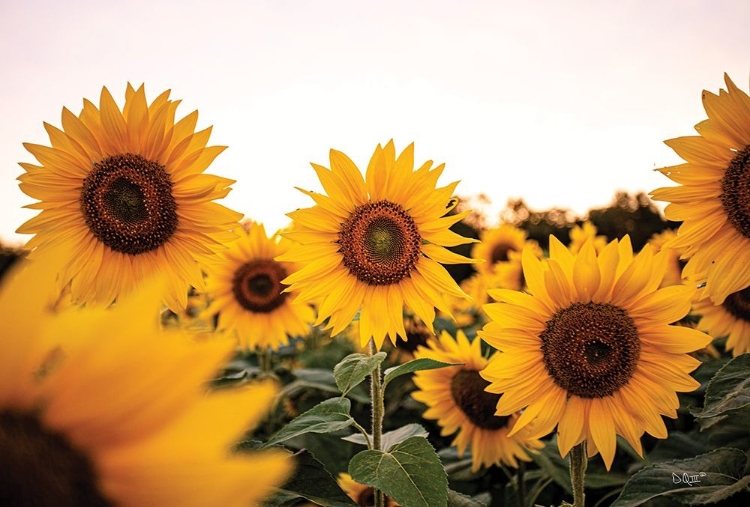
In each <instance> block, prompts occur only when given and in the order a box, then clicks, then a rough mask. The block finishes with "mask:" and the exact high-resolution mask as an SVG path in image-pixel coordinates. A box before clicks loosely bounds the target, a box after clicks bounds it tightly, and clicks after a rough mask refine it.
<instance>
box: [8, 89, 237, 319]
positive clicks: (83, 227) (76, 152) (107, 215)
mask: <svg viewBox="0 0 750 507" xmlns="http://www.w3.org/2000/svg"><path fill="white" fill-rule="evenodd" d="M168 97H169V92H168V91H167V92H164V93H162V94H161V95H159V97H157V98H156V100H154V101H153V102H152V103H151V105H148V104H147V103H146V92H145V90H144V88H143V86H141V87H140V88H138V90H133V88H132V87H131V86H130V85H128V87H127V90H126V92H125V107H124V108H123V110H122V112H121V111H120V109H119V108H118V106H117V104H116V103H115V101H114V99H113V98H112V96H111V95H110V93H109V91H108V90H107V89H106V88H103V89H102V94H101V99H100V106H99V108H97V107H96V106H95V105H94V104H92V103H91V102H89V101H88V100H84V106H83V111H82V112H81V114H80V115H78V116H76V115H75V114H73V113H71V112H70V111H69V110H68V109H66V108H63V112H62V125H63V129H64V130H60V129H58V128H55V127H53V126H51V125H49V124H46V123H45V124H44V126H45V128H46V129H47V133H48V134H49V137H50V141H51V143H52V147H48V146H41V145H36V144H28V143H27V144H25V145H24V146H25V147H26V149H27V150H29V151H30V152H31V153H32V154H33V155H34V156H35V157H36V159H37V160H38V161H39V163H40V164H41V165H33V164H26V163H22V164H21V166H22V167H23V168H24V169H25V170H26V173H25V174H23V175H21V176H20V177H19V178H18V179H19V180H20V181H21V183H20V187H21V190H22V191H23V192H24V193H26V194H27V195H29V196H31V197H33V198H35V199H38V200H39V202H37V203H34V204H31V205H29V206H27V207H29V208H33V209H40V210H42V211H41V213H39V215H37V216H36V217H34V218H32V219H31V220H29V221H28V222H26V223H25V224H24V225H22V226H21V227H20V228H19V229H18V232H20V233H22V234H34V235H35V236H34V237H33V238H31V240H29V242H28V244H27V248H28V249H29V250H32V252H31V257H32V258H33V257H38V256H41V255H45V254H46V253H48V252H49V251H50V249H51V248H52V247H53V246H54V245H55V244H63V245H67V246H70V247H71V248H70V250H71V252H72V256H71V258H70V259H68V262H67V263H65V265H64V266H62V273H61V277H60V282H61V286H62V285H65V284H66V283H68V282H69V281H71V280H72V287H71V290H72V297H73V300H74V301H76V302H81V303H104V304H109V303H111V302H112V301H114V300H115V299H117V298H119V297H120V296H122V295H125V294H127V293H128V292H130V291H132V290H133V289H135V288H136V287H138V285H139V284H140V283H141V280H144V279H147V278H149V277H151V276H153V275H155V274H156V273H159V275H160V276H166V278H167V280H168V283H167V284H166V286H165V292H164V294H162V300H163V301H164V303H166V304H167V306H169V308H170V309H171V310H172V311H174V312H175V313H178V312H179V310H181V309H182V308H184V307H185V305H186V304H187V293H188V289H189V287H190V286H191V285H192V286H193V287H195V288H197V289H199V290H202V289H203V278H202V276H201V270H200V269H199V267H198V264H197V262H196V261H198V260H203V259H204V258H211V257H213V255H214V252H216V251H218V250H220V249H222V248H223V246H222V244H223V243H224V242H226V241H228V240H231V239H233V238H234V236H233V235H232V234H231V233H229V232H228V230H229V229H231V228H233V227H234V226H235V225H236V223H237V221H238V220H239V219H240V218H241V217H242V215H240V214H238V213H235V212H234V211H231V210H229V209H227V208H225V207H223V206H221V205H219V204H216V203H214V202H213V200H214V199H219V198H222V197H224V196H226V195H227V193H228V192H229V185H230V184H231V183H233V181H232V180H228V179H226V178H221V177H218V176H212V175H207V174H202V173H203V171H204V170H205V169H206V168H207V167H208V166H209V164H210V163H211V162H212V161H213V159H214V158H216V156H217V155H218V154H219V153H221V152H222V151H223V150H224V147H223V146H209V147H207V146H206V143H207V142H208V138H209V136H210V134H211V128H210V127H209V128H207V129H205V130H201V131H200V132H195V125H196V122H197V121H198V112H197V111H194V112H193V113H191V114H189V115H188V116H186V117H185V118H183V119H182V120H180V121H178V122H177V123H175V110H176V109H177V105H178V104H179V101H172V100H169V99H168Z"/></svg>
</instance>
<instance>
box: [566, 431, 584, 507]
mask: <svg viewBox="0 0 750 507" xmlns="http://www.w3.org/2000/svg"><path fill="white" fill-rule="evenodd" d="M586 464H587V458H586V441H585V440H584V441H583V442H581V443H580V444H578V445H576V446H574V447H573V448H572V449H571V450H570V483H571V484H572V486H573V505H574V506H575V507H584V501H585V492H584V479H585V478H586Z"/></svg>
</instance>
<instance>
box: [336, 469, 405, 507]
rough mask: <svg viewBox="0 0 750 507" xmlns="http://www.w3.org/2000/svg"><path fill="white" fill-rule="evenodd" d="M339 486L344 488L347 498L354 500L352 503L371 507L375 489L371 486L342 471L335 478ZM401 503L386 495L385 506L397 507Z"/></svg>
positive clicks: (373, 501)
mask: <svg viewBox="0 0 750 507" xmlns="http://www.w3.org/2000/svg"><path fill="white" fill-rule="evenodd" d="M337 482H338V483H339V487H341V489H342V490H344V493H346V494H347V495H349V498H351V499H352V500H354V503H356V504H357V505H359V506H360V507H372V506H373V505H374V504H375V490H374V489H373V487H372V486H365V485H364V484H360V483H358V482H357V481H355V480H354V479H352V476H351V475H349V474H347V473H345V472H342V473H340V474H339V477H338V479H337ZM400 505H401V504H399V503H398V502H396V501H395V500H394V499H393V498H391V497H389V496H387V495H386V497H385V507H399V506H400Z"/></svg>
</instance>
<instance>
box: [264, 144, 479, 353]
mask: <svg viewBox="0 0 750 507" xmlns="http://www.w3.org/2000/svg"><path fill="white" fill-rule="evenodd" d="M330 163H331V169H330V170H329V169H326V168H325V167H322V166H319V165H317V164H313V168H314V169H315V171H316V172H317V174H318V177H319V178H320V181H321V183H322V184H323V188H324V189H325V191H326V192H327V194H328V195H325V194H319V193H316V192H309V191H306V190H302V189H300V190H301V191H302V192H303V193H305V194H306V195H308V196H310V197H311V198H312V199H313V200H314V201H315V202H316V203H317V204H316V205H315V206H313V207H311V208H304V209H299V210H297V211H294V212H291V213H289V214H288V216H289V217H291V218H292V219H293V220H294V222H295V229H294V230H293V231H291V232H288V233H285V236H287V237H288V238H290V239H293V240H295V241H297V242H298V243H299V244H298V245H296V246H293V247H291V248H290V249H289V252H287V253H286V254H285V255H283V256H281V257H278V258H277V260H284V261H292V262H298V263H301V264H305V267H303V268H302V269H301V270H299V271H298V272H296V273H294V274H292V275H290V276H288V277H287V278H286V279H284V280H283V283H286V284H289V285H290V288H289V289H287V290H294V291H298V292H299V295H298V296H297V298H298V300H300V301H311V302H315V301H318V300H322V303H321V304H320V307H319V309H318V320H317V322H316V323H315V324H316V325H318V324H321V323H322V322H324V321H325V320H326V319H328V324H327V325H326V329H332V335H333V336H335V335H337V334H338V333H340V332H341V331H343V330H344V329H345V328H346V326H347V325H348V324H349V323H350V322H351V321H352V319H353V318H354V316H355V315H356V314H357V312H360V317H359V329H360V340H361V342H362V344H363V345H365V344H366V343H367V342H368V341H369V340H370V338H372V339H373V340H374V342H375V344H376V346H377V348H378V349H379V348H380V347H381V346H382V344H383V341H384V340H385V337H386V336H388V337H389V338H390V340H391V341H392V342H395V341H396V337H397V336H401V338H403V339H406V338H407V335H406V330H405V329H404V319H403V308H404V305H406V306H408V307H409V308H410V309H411V311H412V312H413V313H415V314H416V315H418V316H419V317H420V318H421V319H422V321H423V322H424V323H425V324H426V325H427V326H428V327H429V328H430V330H432V326H433V321H434V319H435V307H437V308H438V309H440V310H442V311H444V312H445V313H447V314H450V311H449V309H448V307H447V305H446V302H445V301H444V299H443V294H448V295H453V296H457V297H468V296H466V294H465V293H464V292H463V291H462V290H461V289H460V288H459V287H458V285H456V282H454V281H453V279H452V278H451V277H450V275H449V274H448V272H447V271H446V270H445V268H444V267H443V266H442V265H441V264H440V263H448V264H457V263H464V262H472V261H471V259H467V258H466V257H463V256H461V255H458V254H455V253H453V252H450V251H449V250H447V249H446V248H444V247H446V246H456V245H462V244H466V243H472V242H474V241H475V240H473V239H470V238H465V237H463V236H460V235H458V234H455V233H454V232H452V231H450V230H449V227H450V226H451V225H453V224H455V223H456V222H459V221H460V220H461V219H463V218H464V217H465V216H467V215H468V214H469V213H470V211H468V210H467V211H465V212H463V213H457V214H455V215H449V216H446V215H447V213H449V212H450V211H451V210H452V209H453V208H454V207H455V206H456V204H457V203H458V200H457V199H455V198H452V197H451V196H452V195H453V192H454V190H455V188H456V186H457V185H458V182H455V183H451V184H449V185H447V186H445V187H440V188H435V185H436V183H437V180H438V177H439V176H440V174H441V173H442V172H443V167H444V165H440V166H438V167H436V168H434V169H432V162H431V161H430V162H426V163H425V164H423V165H422V166H421V167H420V168H419V169H417V170H416V171H415V170H414V145H413V144H411V145H409V146H408V147H407V148H406V149H405V150H404V151H403V152H402V153H401V154H400V155H399V156H398V157H396V151H395V148H394V146H393V141H391V142H389V143H388V144H386V145H385V147H381V146H380V145H378V147H377V148H376V149H375V153H374V155H373V156H372V159H371V160H370V164H369V166H368V167H367V174H366V176H365V178H363V177H362V174H361V173H360V171H359V169H357V166H356V165H354V162H352V161H351V160H350V159H349V157H347V156H346V155H344V154H343V153H341V152H339V151H335V150H331V155H330Z"/></svg>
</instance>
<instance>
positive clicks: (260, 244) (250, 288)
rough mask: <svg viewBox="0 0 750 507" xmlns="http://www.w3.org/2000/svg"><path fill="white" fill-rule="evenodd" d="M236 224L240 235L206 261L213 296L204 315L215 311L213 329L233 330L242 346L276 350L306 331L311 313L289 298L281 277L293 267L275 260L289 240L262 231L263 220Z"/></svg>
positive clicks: (292, 269) (311, 316) (287, 245)
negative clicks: (210, 261) (216, 257)
mask: <svg viewBox="0 0 750 507" xmlns="http://www.w3.org/2000/svg"><path fill="white" fill-rule="evenodd" d="M246 227H247V230H245V229H244V228H239V229H238V230H237V232H238V233H239V234H240V238H239V239H238V240H236V241H235V242H234V243H232V244H231V245H230V247H229V248H228V249H227V250H225V251H224V252H222V253H221V254H220V259H219V260H218V261H217V262H215V263H213V264H211V265H210V266H209V268H208V269H209V273H208V281H207V285H208V288H207V291H208V293H209V295H210V296H211V297H213V301H212V302H211V305H210V306H209V307H208V309H207V310H206V312H205V313H206V314H208V315H214V314H216V313H218V314H219V322H218V328H219V329H221V330H230V331H236V334H237V337H238V338H239V340H240V342H241V343H242V345H243V346H244V347H245V348H254V347H261V348H264V349H265V348H266V347H270V348H271V349H278V348H279V347H280V346H281V345H287V344H288V343H289V339H288V336H304V335H307V334H308V333H309V332H310V324H311V323H312V322H313V320H315V313H314V312H313V309H312V308H311V307H310V305H308V304H306V303H298V302H294V301H292V298H291V297H290V294H289V293H288V292H284V289H286V286H285V285H283V284H282V282H281V281H282V280H283V279H285V278H286V277H287V276H289V275H290V274H292V273H294V272H295V271H296V266H294V264H292V263H289V262H281V261H276V260H274V258H275V257H277V256H279V255H281V254H283V253H285V252H286V251H287V250H288V249H289V244H290V243H291V241H289V240H288V239H284V238H281V237H280V236H278V235H277V234H274V235H273V236H272V237H271V238H269V237H268V236H267V235H266V229H265V227H264V226H263V224H259V223H256V222H251V223H249V224H248V225H247V226H246Z"/></svg>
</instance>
